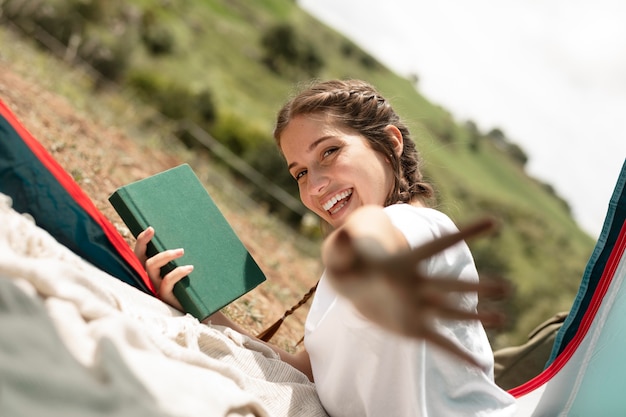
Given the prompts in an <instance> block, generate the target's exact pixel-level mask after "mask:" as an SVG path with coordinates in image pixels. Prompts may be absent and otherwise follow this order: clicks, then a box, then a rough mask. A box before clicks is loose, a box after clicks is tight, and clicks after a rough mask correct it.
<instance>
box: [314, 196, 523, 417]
mask: <svg viewBox="0 0 626 417" xmlns="http://www.w3.org/2000/svg"><path fill="white" fill-rule="evenodd" d="M385 212H386V213H387V214H388V215H389V217H390V218H391V220H392V222H393V224H394V225H395V226H396V227H397V228H398V229H400V230H401V231H402V232H403V233H404V235H405V237H406V239H407V241H408V242H409V244H410V246H411V247H416V246H418V245H421V244H423V243H425V242H428V241H430V240H432V239H433V238H435V237H438V236H441V235H442V234H448V233H452V232H455V231H457V230H458V229H457V228H456V226H455V225H454V224H453V222H452V221H451V220H450V219H449V218H448V217H447V216H446V215H445V214H443V213H441V212H439V211H437V210H433V209H428V208H417V207H413V206H410V205H408V204H396V205H393V206H389V207H387V208H385ZM420 268H425V270H426V271H427V272H428V273H429V274H431V275H433V276H458V277H459V278H460V279H467V280H471V281H475V280H477V279H478V274H477V272H476V268H475V266H474V261H473V258H472V256H471V254H470V251H469V248H468V247H467V245H466V244H465V243H464V242H462V243H459V244H457V245H454V246H453V247H451V248H448V249H447V250H445V251H444V252H442V253H439V254H437V255H435V256H433V257H432V258H430V259H428V260H427V261H425V262H423V264H422V265H420ZM458 297H459V305H462V306H464V307H465V308H467V309H469V310H474V309H475V308H476V305H477V296H476V295H475V294H464V295H459V296H458ZM436 325H437V330H438V331H439V332H440V333H441V334H443V335H445V336H446V337H448V338H449V339H450V340H453V341H454V342H455V343H456V344H457V345H458V346H461V347H462V348H464V349H466V350H467V351H469V352H471V354H472V355H474V357H475V358H476V359H477V360H478V361H479V363H481V364H484V366H483V369H477V368H475V367H473V366H471V365H469V364H466V363H464V362H462V361H461V360H459V359H457V358H456V357H453V356H452V355H451V354H449V353H447V352H445V351H443V350H441V349H440V348H439V347H437V346H435V345H433V344H430V343H426V342H424V341H420V340H413V339H409V338H405V337H402V336H399V335H395V334H392V333H390V332H388V331H386V330H384V329H382V328H381V327H379V326H377V325H376V324H374V323H372V322H370V321H368V320H367V319H365V318H364V317H363V316H361V315H360V314H359V313H358V312H357V311H356V310H355V309H354V307H353V306H352V304H351V303H350V302H349V301H347V300H346V299H345V298H342V297H340V296H338V295H337V293H336V292H335V291H334V290H333V289H332V287H330V285H329V284H328V282H327V280H326V277H325V275H323V276H322V278H321V280H320V282H319V284H318V288H317V291H316V294H315V298H314V300H313V303H312V305H311V309H310V312H309V315H308V317H307V320H306V324H305V339H304V343H305V346H306V349H307V351H308V353H309V355H310V358H311V365H312V368H313V376H314V378H315V384H316V387H317V392H318V394H319V397H320V399H321V401H322V404H323V405H324V407H325V408H326V411H327V412H328V413H329V414H330V415H331V416H333V417H340V416H352V417H366V416H384V417H394V416H407V417H409V416H410V417H420V416H422V417H426V416H430V417H432V416H472V417H476V416H510V415H513V414H514V409H515V400H514V398H513V397H512V396H511V395H509V394H508V393H507V392H506V391H503V390H502V389H500V388H499V387H498V386H497V385H495V383H494V382H493V353H492V350H491V346H490V345H489V340H488V339H487V336H486V334H485V331H484V329H483V327H482V325H481V324H480V323H479V322H476V321H449V320H448V321H445V320H441V321H438V322H437V324H436Z"/></svg>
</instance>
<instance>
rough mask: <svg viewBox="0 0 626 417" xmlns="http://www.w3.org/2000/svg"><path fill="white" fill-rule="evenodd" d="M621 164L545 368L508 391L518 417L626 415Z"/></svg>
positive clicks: (625, 174) (625, 235)
mask: <svg viewBox="0 0 626 417" xmlns="http://www.w3.org/2000/svg"><path fill="white" fill-rule="evenodd" d="M625 284H626V162H625V163H624V164H623V166H622V170H621V173H620V175H619V178H618V180H617V184H616V186H615V189H614V192H613V195H612V197H611V200H610V202H609V206H608V211H607V215H606V219H605V223H604V225H603V229H602V232H601V235H600V237H599V239H598V241H597V243H596V247H595V249H594V251H593V253H592V256H591V257H590V259H589V262H588V264H587V268H586V269H585V273H584V275H583V278H582V282H581V284H580V287H579V292H578V294H577V297H576V298H575V300H574V303H573V306H572V308H571V310H570V313H569V314H568V317H567V319H566V320H565V322H564V324H563V327H562V328H561V329H560V331H559V333H558V334H557V338H556V339H555V343H554V346H553V351H552V355H551V357H550V359H549V362H548V366H547V367H546V369H545V370H544V371H543V372H542V373H541V374H539V375H538V376H537V377H535V378H533V379H532V380H530V381H528V382H527V383H525V384H523V385H521V386H519V387H516V388H514V389H512V390H509V392H510V393H511V394H513V395H514V396H515V397H516V398H517V399H518V412H517V414H516V415H517V416H624V415H626V398H625V397H624V392H623V391H624V387H625V386H626V362H625V361H624V360H623V350H624V346H626V320H624V317H626V285H625Z"/></svg>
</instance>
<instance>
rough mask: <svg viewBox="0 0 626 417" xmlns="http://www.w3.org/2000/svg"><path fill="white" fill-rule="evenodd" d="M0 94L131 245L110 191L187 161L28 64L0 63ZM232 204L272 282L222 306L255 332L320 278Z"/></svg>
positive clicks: (292, 321) (284, 342)
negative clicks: (91, 108)
mask: <svg viewBox="0 0 626 417" xmlns="http://www.w3.org/2000/svg"><path fill="white" fill-rule="evenodd" d="M0 98H1V99H2V100H3V101H4V102H5V103H6V104H7V105H8V106H9V108H10V109H11V110H12V111H13V112H14V113H15V115H16V116H17V118H18V120H20V121H21V123H22V124H23V125H24V126H25V127H26V128H27V129H28V130H29V131H30V132H31V134H32V135H33V136H34V137H35V138H37V139H38V140H39V141H40V142H41V143H42V145H43V146H44V147H45V148H46V149H47V150H48V152H50V153H51V154H52V155H53V156H54V158H55V159H56V160H57V161H58V162H59V163H60V164H61V166H63V168H64V169H65V170H66V171H67V172H68V173H70V174H71V175H72V177H73V178H74V179H75V180H76V181H77V182H78V183H79V185H80V186H81V188H82V189H83V190H84V191H85V192H86V193H87V195H88V196H89V197H90V198H91V199H92V201H93V202H94V203H95V205H96V206H97V207H98V209H99V210H101V211H102V212H103V213H104V214H105V215H106V216H107V217H108V218H109V220H110V221H111V222H112V223H113V224H114V225H115V226H116V227H118V230H120V232H121V233H122V234H123V235H125V237H126V238H127V241H128V242H129V244H131V245H132V243H133V241H132V237H129V235H128V233H127V232H126V231H125V229H124V226H123V223H122V222H121V221H120V219H119V217H117V214H116V213H115V211H114V210H113V209H112V208H111V206H110V204H109V203H108V200H107V198H108V196H109V194H110V193H112V192H113V191H114V190H115V189H116V188H117V187H119V186H121V185H124V184H126V183H128V182H131V181H134V180H137V179H140V178H143V177H146V176H148V175H151V174H154V173H157V172H160V171H162V170H165V169H167V168H170V167H172V166H175V165H178V164H180V163H183V162H188V161H185V160H182V159H180V157H177V156H175V155H173V154H171V153H168V152H166V151H165V150H163V149H160V148H158V147H154V146H149V145H148V144H145V143H139V142H138V141H136V140H135V139H133V138H132V137H130V136H129V135H128V134H127V133H125V132H124V131H122V130H121V129H118V128H116V126H112V125H109V124H102V123H101V122H99V121H97V120H94V119H92V118H91V117H90V115H89V114H84V113H83V112H80V111H77V109H76V108H75V107H74V106H73V105H72V103H71V102H69V101H68V100H67V99H66V98H64V97H62V96H60V95H57V94H55V93H52V92H50V91H48V90H47V89H46V88H45V87H43V86H42V84H40V83H39V82H38V81H37V80H35V79H33V78H32V77H30V76H29V74H28V73H27V72H26V71H24V70H23V68H20V69H17V70H16V69H14V68H12V66H11V63H10V62H7V61H1V60H0ZM218 205H220V204H219V202H218ZM228 206H229V205H228V204H224V205H223V206H220V208H222V209H223V212H224V215H225V217H226V218H227V219H228V220H229V222H230V223H231V225H232V226H233V228H234V229H235V231H236V233H237V234H238V235H239V236H240V238H241V239H242V241H243V242H244V244H245V245H246V246H247V247H248V249H249V250H250V252H251V253H252V255H253V256H254V257H255V259H256V260H257V262H258V263H259V265H260V266H261V268H262V269H263V270H264V272H265V273H266V275H267V278H268V281H267V282H266V283H264V284H262V285H261V286H259V287H258V288H257V289H255V290H253V291H252V292H250V293H249V294H247V295H246V296H244V297H242V298H241V299H239V300H237V301H236V302H234V303H233V304H231V305H230V306H229V307H227V308H226V309H225V311H226V313H227V314H228V315H230V316H231V317H232V318H233V319H234V320H235V321H237V322H239V323H240V324H242V325H243V326H244V327H245V328H247V329H248V330H249V331H250V332H251V333H254V334H256V333H257V332H258V331H260V330H262V329H264V328H265V327H266V326H268V325H269V324H271V323H272V322H273V321H274V320H276V319H277V318H279V317H280V316H281V315H282V314H283V312H284V311H285V310H286V309H287V308H289V307H290V306H291V305H293V304H295V303H296V302H297V301H298V299H299V297H300V296H301V295H302V294H304V292H306V290H307V289H308V288H309V287H310V286H312V285H313V284H314V283H315V281H316V280H317V278H318V275H319V272H320V267H319V264H318V262H317V260H316V259H315V258H314V257H306V256H305V257H303V256H302V255H301V254H300V253H299V252H298V251H297V250H296V249H295V246H296V245H294V242H293V241H291V240H290V239H285V238H284V236H280V233H275V232H276V231H275V230H271V228H268V227H264V226H263V223H264V220H263V219H262V218H263V216H266V214H265V213H264V212H263V211H262V209H261V208H249V210H248V209H238V210H230V209H229V207H228ZM259 224H261V226H259ZM307 310H308V305H307V306H305V307H303V308H302V309H300V311H298V312H297V313H296V314H295V315H294V316H292V317H291V318H289V319H288V320H287V321H285V325H284V326H283V328H282V329H281V330H280V331H279V333H277V334H276V336H275V337H274V338H273V339H272V343H275V344H277V345H279V346H282V347H283V348H286V349H288V350H292V351H293V350H296V349H297V348H294V346H295V343H296V342H297V341H298V340H300V338H301V337H302V334H303V322H304V318H305V316H306V311H307Z"/></svg>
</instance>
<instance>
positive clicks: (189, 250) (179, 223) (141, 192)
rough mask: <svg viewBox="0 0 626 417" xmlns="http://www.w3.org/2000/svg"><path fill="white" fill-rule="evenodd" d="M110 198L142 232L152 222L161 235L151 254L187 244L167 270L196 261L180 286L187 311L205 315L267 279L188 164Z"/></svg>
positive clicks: (151, 246) (135, 232)
mask: <svg viewBox="0 0 626 417" xmlns="http://www.w3.org/2000/svg"><path fill="white" fill-rule="evenodd" d="M109 202H110V203H111V205H112V206H113V207H114V208H115V210H116V211H117V212H118V214H119V215H120V217H121V218H122V220H123V221H124V223H126V226H128V229H129V230H130V231H131V233H132V234H133V235H134V236H135V237H137V235H138V234H139V233H141V232H142V231H143V230H145V229H146V228H147V227H148V226H152V227H154V229H155V232H156V233H155V236H154V237H153V238H152V241H151V243H150V244H149V245H148V249H147V255H148V256H149V257H150V256H153V255H155V254H156V253H159V252H162V251H164V250H169V249H177V248H184V249H185V254H184V256H182V257H181V258H178V259H176V260H175V261H173V262H171V263H170V264H169V265H167V267H166V268H164V269H163V270H162V271H161V274H162V275H165V274H166V273H167V272H169V271H171V270H172V269H174V268H175V267H176V266H180V265H193V266H194V270H193V272H192V273H191V274H190V275H188V276H187V277H185V278H183V279H182V280H181V281H179V282H178V283H176V285H175V286H174V295H175V296H176V298H177V299H178V301H179V302H180V304H181V305H182V306H183V308H184V309H185V311H186V312H188V313H190V314H191V315H193V316H194V317H196V318H197V319H198V320H203V319H205V318H206V317H208V316H210V315H211V314H213V313H214V312H216V311H218V310H220V309H221V308H222V307H224V306H226V305H227V304H229V303H231V302H232V301H234V300H236V299H237V298H239V297H240V296H242V295H244V294H245V293H247V292H248V291H250V290H252V289H253V288H255V287H256V286H257V285H259V284H260V283H262V282H263V281H265V275H264V274H263V272H262V271H261V269H260V268H259V266H258V265H257V263H256V262H255V260H254V259H253V258H252V256H251V255H250V253H249V252H248V250H247V249H246V247H245V246H244V245H243V243H242V242H241V240H240V239H239V237H237V235H236V234H235V232H234V230H233V229H232V227H231V226H230V224H229V223H228V221H227V220H226V218H224V216H223V215H222V212H221V211H220V210H219V208H218V207H217V206H216V205H215V203H214V202H213V199H212V198H211V196H210V195H209V193H208V192H207V191H206V189H205V188H204V186H203V185H202V183H201V182H200V180H199V179H198V177H197V176H196V174H195V173H194V172H193V170H192V169H191V167H190V166H189V165H188V164H183V165H180V166H178V167H175V168H172V169H169V170H167V171H164V172H161V173H159V174H156V175H153V176H151V177H148V178H145V179H142V180H139V181H136V182H133V183H130V184H128V185H125V186H123V187H120V188H119V189H118V190H116V191H115V192H114V193H113V194H112V195H111V196H110V197H109Z"/></svg>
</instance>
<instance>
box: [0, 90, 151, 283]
mask: <svg viewBox="0 0 626 417" xmlns="http://www.w3.org/2000/svg"><path fill="white" fill-rule="evenodd" d="M0 192H1V193H3V194H6V195H8V196H9V197H11V198H12V200H13V208H14V209H15V210H16V211H17V212H19V213H28V214H30V215H31V216H32V217H33V218H34V220H35V222H36V223H37V225H38V226H39V227H41V228H43V229H44V230H46V231H47V232H48V233H50V234H51V235H52V236H53V237H54V238H55V239H56V240H57V241H59V242H60V243H61V244H63V245H65V246H67V247H68V248H69V249H70V250H72V251H73V252H74V253H76V254H77V255H79V256H80V257H82V258H83V259H85V260H87V261H88V262H90V263H91V264H93V265H95V266H97V267H98V268H100V269H102V270H104V271H107V272H108V273H109V274H111V275H113V276H115V277H117V278H118V279H120V280H122V281H124V282H126V283H127V284H130V285H132V286H134V287H136V288H138V289H140V290H142V291H144V292H147V293H154V291H153V290H152V284H151V283H150V280H149V279H148V278H147V276H146V274H145V271H144V270H143V267H142V266H141V265H140V264H139V263H138V261H137V259H136V257H135V256H134V255H133V254H132V251H130V248H129V246H128V244H126V242H125V241H124V240H123V238H122V237H121V235H120V234H119V233H118V232H117V230H116V229H115V227H114V226H113V225H112V224H111V223H110V222H109V221H108V220H107V219H106V218H105V216H104V215H103V214H102V213H101V212H100V211H99V210H98V209H97V207H96V206H95V205H94V204H93V203H92V202H91V200H90V199H89V197H88V196H87V195H86V194H85V193H84V192H83V191H82V189H81V188H80V186H79V185H78V184H77V183H76V182H75V181H74V180H73V179H72V177H70V176H69V175H68V174H67V173H66V172H65V171H64V170H63V168H62V167H61V166H60V165H59V164H58V163H57V162H56V161H55V160H54V158H53V157H52V156H51V155H50V154H49V153H48V152H47V151H46V150H45V149H44V148H43V146H41V144H40V143H39V142H38V141H37V140H36V139H35V138H34V137H33V136H32V135H31V134H30V133H29V132H28V131H27V130H26V129H25V128H24V126H23V125H22V124H21V123H20V122H19V121H18V120H17V118H16V116H15V115H14V114H13V113H12V112H11V111H10V110H9V108H8V107H7V106H6V104H5V103H3V102H2V101H1V100H0Z"/></svg>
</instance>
